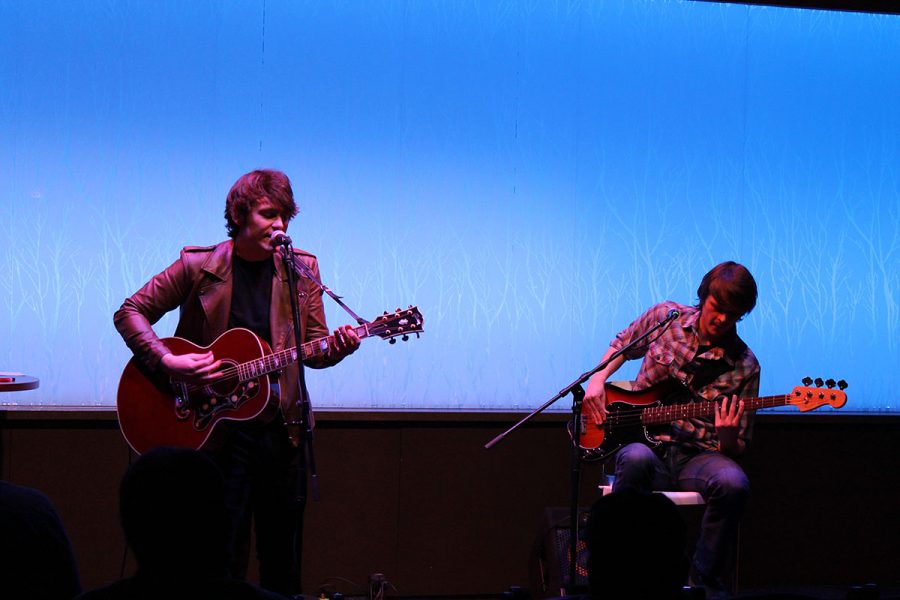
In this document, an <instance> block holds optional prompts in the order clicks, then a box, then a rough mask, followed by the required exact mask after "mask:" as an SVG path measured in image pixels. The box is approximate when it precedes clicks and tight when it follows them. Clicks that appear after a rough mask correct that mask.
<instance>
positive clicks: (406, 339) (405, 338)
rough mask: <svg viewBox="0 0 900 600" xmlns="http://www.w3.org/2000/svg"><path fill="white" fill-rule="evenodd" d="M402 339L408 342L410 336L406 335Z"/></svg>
mask: <svg viewBox="0 0 900 600" xmlns="http://www.w3.org/2000/svg"><path fill="white" fill-rule="evenodd" d="M401 339H402V340H403V341H404V342H408V341H409V336H408V335H404V336H403V337H402V338H401Z"/></svg>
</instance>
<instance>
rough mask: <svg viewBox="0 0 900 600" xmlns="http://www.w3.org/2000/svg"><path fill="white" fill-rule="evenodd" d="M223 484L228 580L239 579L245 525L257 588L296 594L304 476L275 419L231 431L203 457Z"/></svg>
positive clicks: (245, 552)
mask: <svg viewBox="0 0 900 600" xmlns="http://www.w3.org/2000/svg"><path fill="white" fill-rule="evenodd" d="M209 455H210V456H211V457H212V459H213V460H214V461H215V462H216V464H218V465H219V468H220V469H221V470H222V475H223V476H224V478H225V495H226V498H225V500H226V505H227V507H228V514H229V526H230V532H229V540H230V544H229V547H230V554H231V556H230V561H231V564H230V568H229V574H230V575H231V576H232V577H235V578H237V579H245V578H246V575H247V564H248V562H249V554H250V526H251V522H252V523H253V525H254V526H255V531H256V553H257V558H258V560H259V579H260V581H259V583H260V586H262V587H263V588H265V589H267V590H271V591H273V592H277V593H280V594H284V595H291V594H299V593H300V591H301V590H300V564H301V559H302V545H303V510H304V508H305V506H306V471H305V468H304V462H305V461H304V455H303V449H302V448H294V447H293V446H292V445H291V443H290V440H289V438H288V434H287V429H286V427H285V426H284V423H283V421H282V418H281V416H280V415H278V416H276V417H275V418H274V419H273V420H272V421H271V422H269V423H265V424H263V423H256V422H251V423H241V424H238V425H235V426H234V430H233V431H231V432H230V433H229V434H228V436H227V438H226V439H225V442H224V443H223V445H222V446H221V447H220V448H217V449H215V450H212V451H210V452H209Z"/></svg>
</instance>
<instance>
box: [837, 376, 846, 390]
mask: <svg viewBox="0 0 900 600" xmlns="http://www.w3.org/2000/svg"><path fill="white" fill-rule="evenodd" d="M837 385H838V387H839V388H841V389H842V390H846V389H847V382H846V381H844V380H843V379H841V380H840V381H838V384H837Z"/></svg>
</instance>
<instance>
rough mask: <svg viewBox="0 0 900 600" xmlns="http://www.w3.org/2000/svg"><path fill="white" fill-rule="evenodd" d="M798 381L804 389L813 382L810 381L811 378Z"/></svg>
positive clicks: (807, 377)
mask: <svg viewBox="0 0 900 600" xmlns="http://www.w3.org/2000/svg"><path fill="white" fill-rule="evenodd" d="M800 381H801V382H802V383H803V385H805V386H806V387H809V386H810V385H812V382H813V381H812V377H809V376H806V377H804V378H803V379H801V380H800Z"/></svg>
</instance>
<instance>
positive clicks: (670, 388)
mask: <svg viewBox="0 0 900 600" xmlns="http://www.w3.org/2000/svg"><path fill="white" fill-rule="evenodd" d="M605 389H606V410H607V413H608V414H607V417H606V421H605V422H604V424H603V425H597V424H596V423H594V421H593V419H590V418H589V417H588V416H587V414H583V415H582V424H581V437H580V440H581V441H580V443H579V446H580V448H581V450H582V456H583V458H585V459H586V460H598V461H602V460H606V459H607V458H609V457H610V456H612V455H613V454H615V453H616V452H618V451H619V450H620V449H622V448H623V447H625V446H627V445H628V444H632V443H635V442H637V443H641V444H644V445H646V446H650V447H651V448H658V447H659V446H660V445H661V443H662V442H659V441H658V440H657V439H656V437H655V436H656V435H657V434H659V433H661V432H662V431H663V430H664V429H666V428H667V425H656V426H648V425H645V424H644V423H643V422H642V420H641V418H640V415H641V411H642V410H643V409H645V408H651V407H656V406H667V405H670V404H676V403H679V402H684V401H685V400H687V399H690V393H689V392H688V391H687V390H686V389H685V388H684V387H683V386H681V385H680V384H679V383H677V382H675V381H667V382H664V383H661V384H657V385H655V386H653V387H650V388H647V389H643V390H639V391H632V390H627V389H624V388H621V387H618V386H616V385H614V384H607V386H606V388H605ZM570 426H571V424H570Z"/></svg>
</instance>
